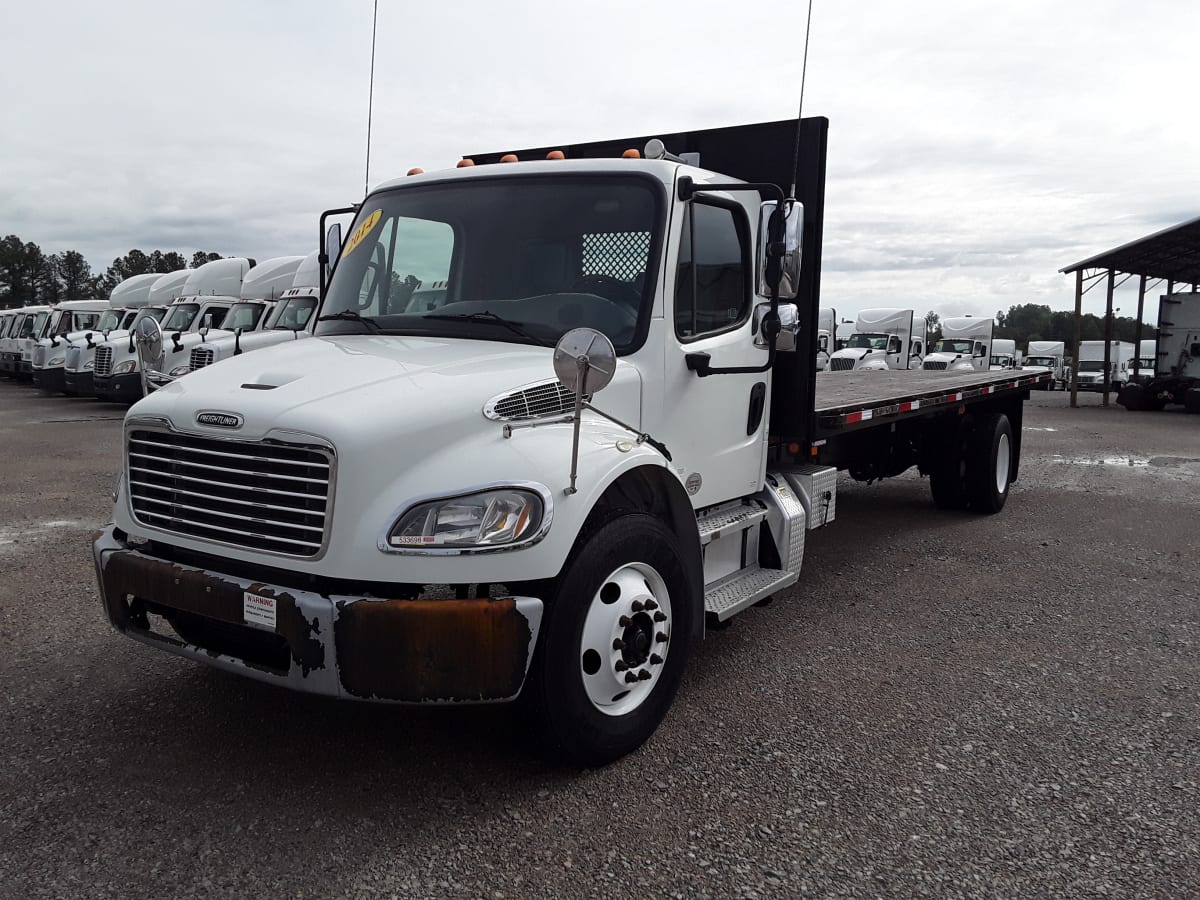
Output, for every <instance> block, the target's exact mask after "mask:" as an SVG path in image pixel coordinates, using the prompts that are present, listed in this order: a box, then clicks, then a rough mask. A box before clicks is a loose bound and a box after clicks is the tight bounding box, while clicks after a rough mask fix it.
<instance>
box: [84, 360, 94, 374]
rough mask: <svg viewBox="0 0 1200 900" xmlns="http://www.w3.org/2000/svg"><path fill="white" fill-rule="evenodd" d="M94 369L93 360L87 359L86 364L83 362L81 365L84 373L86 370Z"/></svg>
mask: <svg viewBox="0 0 1200 900" xmlns="http://www.w3.org/2000/svg"><path fill="white" fill-rule="evenodd" d="M94 368H96V361H95V360H94V359H89V360H88V361H87V362H85V363H84V364H83V370H84V371H85V372H86V371H87V370H88V369H94Z"/></svg>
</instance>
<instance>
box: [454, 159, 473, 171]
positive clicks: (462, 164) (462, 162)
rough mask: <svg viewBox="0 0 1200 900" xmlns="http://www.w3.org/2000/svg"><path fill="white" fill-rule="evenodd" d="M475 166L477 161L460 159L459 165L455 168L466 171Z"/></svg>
mask: <svg viewBox="0 0 1200 900" xmlns="http://www.w3.org/2000/svg"><path fill="white" fill-rule="evenodd" d="M473 165H475V160H473V159H460V160H459V161H458V165H457V166H455V168H458V169H466V168H469V167H470V166H473Z"/></svg>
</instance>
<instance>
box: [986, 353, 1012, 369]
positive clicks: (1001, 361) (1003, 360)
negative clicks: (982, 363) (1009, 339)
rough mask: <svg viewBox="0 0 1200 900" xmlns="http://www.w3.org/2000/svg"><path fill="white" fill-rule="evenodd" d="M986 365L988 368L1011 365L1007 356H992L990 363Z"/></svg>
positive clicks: (1010, 359)
mask: <svg viewBox="0 0 1200 900" xmlns="http://www.w3.org/2000/svg"><path fill="white" fill-rule="evenodd" d="M988 365H990V366H1011V365H1012V357H1011V356H1009V355H1008V354H1004V355H1002V356H993V357H992V361H991V362H990V363H988Z"/></svg>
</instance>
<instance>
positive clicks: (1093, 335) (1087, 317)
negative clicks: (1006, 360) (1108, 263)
mask: <svg viewBox="0 0 1200 900" xmlns="http://www.w3.org/2000/svg"><path fill="white" fill-rule="evenodd" d="M940 323H941V316H939V315H938V314H937V313H936V312H934V311H933V310H930V311H929V312H928V313H926V314H925V324H926V325H927V326H928V328H929V331H930V333H931V335H932V336H931V337H930V341H934V340H936V339H937V338H938V337H940V336H941V324H940ZM993 336H994V337H998V338H1010V339H1012V340H1014V341H1016V343H1017V346H1018V347H1019V348H1021V349H1022V350H1023V349H1025V347H1026V346H1028V344H1029V342H1030V341H1062V342H1063V343H1065V344H1066V345H1067V346H1068V347H1070V346H1071V345H1072V344H1073V343H1074V341H1075V313H1074V312H1072V311H1070V310H1065V309H1051V308H1050V307H1049V306H1043V305H1041V304H1037V303H1021V304H1018V305H1016V306H1010V307H1009V308H1008V312H1004V311H1003V310H1000V311H999V312H997V313H996V328H995V331H994V332H993ZM1153 337H1154V326H1153V325H1143V326H1142V340H1149V339H1150V338H1153ZM1079 339H1080V340H1081V341H1102V340H1104V316H1095V315H1092V314H1091V313H1084V314H1083V316H1082V318H1081V319H1080V322H1079ZM1112 340H1114V341H1129V342H1130V343H1133V342H1134V341H1136V340H1137V318H1136V317H1135V316H1116V315H1114V316H1113V319H1112Z"/></svg>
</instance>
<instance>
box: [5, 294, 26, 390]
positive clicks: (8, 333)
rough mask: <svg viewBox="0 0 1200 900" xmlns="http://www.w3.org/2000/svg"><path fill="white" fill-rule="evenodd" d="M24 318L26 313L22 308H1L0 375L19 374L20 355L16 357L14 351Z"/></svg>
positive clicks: (11, 375) (12, 375)
mask: <svg viewBox="0 0 1200 900" xmlns="http://www.w3.org/2000/svg"><path fill="white" fill-rule="evenodd" d="M24 318H25V313H24V312H23V311H22V310H20V309H5V310H0V375H8V376H10V377H14V376H15V375H16V374H17V365H16V360H18V359H20V357H19V356H17V357H15V358H14V356H13V353H14V349H15V347H16V345H17V334H18V332H20V330H21V322H22V321H23V320H24Z"/></svg>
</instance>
